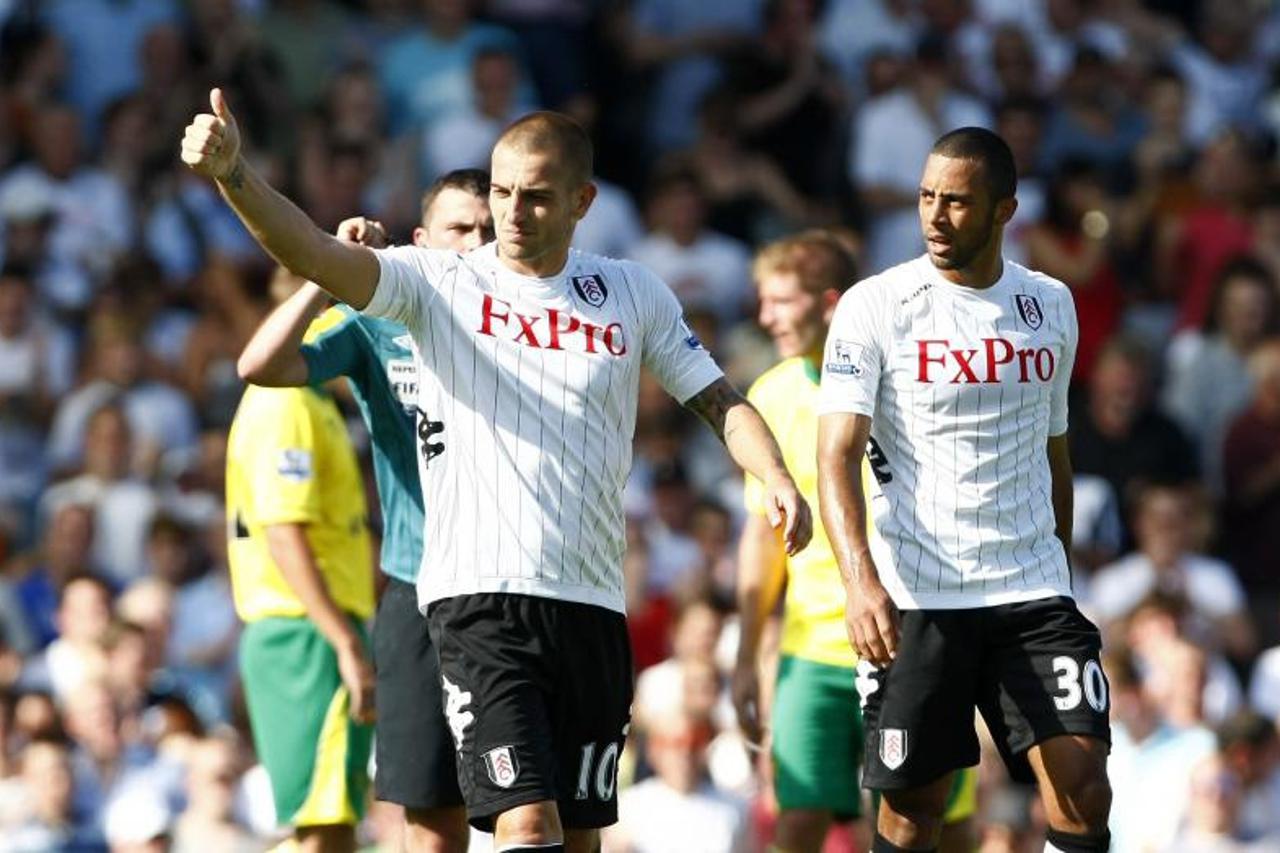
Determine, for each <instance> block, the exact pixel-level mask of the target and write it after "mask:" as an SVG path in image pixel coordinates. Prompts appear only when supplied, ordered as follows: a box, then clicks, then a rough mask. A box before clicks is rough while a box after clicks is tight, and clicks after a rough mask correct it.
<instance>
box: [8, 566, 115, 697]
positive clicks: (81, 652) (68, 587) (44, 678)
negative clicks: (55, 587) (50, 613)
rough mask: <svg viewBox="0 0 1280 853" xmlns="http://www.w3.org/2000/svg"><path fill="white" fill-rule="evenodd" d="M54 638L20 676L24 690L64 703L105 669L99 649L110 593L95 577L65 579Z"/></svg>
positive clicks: (108, 616) (108, 620)
mask: <svg viewBox="0 0 1280 853" xmlns="http://www.w3.org/2000/svg"><path fill="white" fill-rule="evenodd" d="M56 619H57V625H58V638H57V639H56V640H54V641H53V642H51V643H50V644H49V645H48V647H47V648H46V649H45V650H44V652H43V653H42V654H41V655H40V656H38V657H35V658H32V659H31V660H30V661H29V662H28V665H27V668H26V670H24V672H23V674H22V683H23V684H24V686H25V687H27V688H28V689H30V688H32V687H34V688H37V689H48V690H50V691H52V693H53V695H54V696H55V697H56V698H57V699H58V700H59V701H64V700H66V699H67V697H69V696H71V694H73V693H75V692H76V691H77V690H79V689H80V688H81V687H82V686H83V685H85V684H87V683H89V682H90V681H92V680H93V679H95V678H100V677H102V675H103V674H104V673H105V671H106V669H107V657H106V653H105V651H104V649H103V640H104V639H105V636H106V632H107V628H108V627H109V626H110V624H111V590H110V588H109V587H108V586H107V584H106V582H105V581H103V580H102V579H101V578H98V577H97V576H96V575H89V574H79V575H72V576H71V577H69V578H67V579H66V580H65V581H64V582H63V584H62V586H61V587H60V592H59V595H58V612H57V616H56Z"/></svg>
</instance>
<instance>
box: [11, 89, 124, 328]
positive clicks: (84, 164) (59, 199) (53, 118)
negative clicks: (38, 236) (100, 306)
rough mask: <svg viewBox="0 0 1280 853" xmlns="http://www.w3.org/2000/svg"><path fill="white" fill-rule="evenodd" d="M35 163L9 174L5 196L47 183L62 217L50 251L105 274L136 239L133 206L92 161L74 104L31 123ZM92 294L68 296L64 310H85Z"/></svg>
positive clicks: (51, 109) (52, 107)
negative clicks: (21, 185)
mask: <svg viewBox="0 0 1280 853" xmlns="http://www.w3.org/2000/svg"><path fill="white" fill-rule="evenodd" d="M31 149H32V153H33V154H34V161H33V162H30V163H27V164H25V165H21V166H17V167H15V168H14V169H12V170H10V171H9V173H8V176H7V177H6V178H5V179H4V182H3V183H2V184H0V195H2V194H3V193H4V192H5V189H6V188H7V187H9V186H10V185H11V184H12V183H13V182H14V181H28V180H31V179H33V178H34V179H36V180H39V181H43V182H44V183H45V185H46V186H47V187H48V190H49V192H50V193H51V194H52V198H53V204H54V207H55V209H56V210H57V213H58V219H57V223H56V224H55V225H54V227H53V231H52V232H51V233H50V235H49V243H50V248H51V249H52V250H53V251H54V252H55V253H56V254H57V255H59V256H60V257H61V258H63V259H64V260H69V261H74V262H75V263H76V264H78V265H79V266H81V267H82V268H83V269H85V270H87V271H88V272H89V273H90V274H93V275H97V276H101V275H104V274H105V273H106V272H107V270H108V268H109V266H110V264H111V262H112V261H113V260H114V259H115V258H116V257H117V256H119V255H120V254H122V253H123V252H125V251H126V250H128V249H129V248H130V247H131V246H132V243H133V239H134V232H135V226H134V218H133V209H132V208H133V203H132V201H131V199H130V198H129V196H128V195H127V194H126V193H125V188H124V187H123V186H121V184H120V182H119V181H117V180H116V179H115V178H114V177H112V176H111V175H109V174H108V173H107V172H104V171H103V170H101V169H99V168H97V167H95V166H93V165H91V164H90V163H89V161H88V159H87V151H86V150H85V144H84V138H83V135H82V131H81V119H80V116H79V114H78V113H76V111H75V110H73V109H71V107H69V106H64V105H59V104H48V105H45V106H42V107H41V108H40V110H39V111H38V112H37V113H36V114H35V116H34V117H33V119H32V130H31ZM90 295H91V294H89V293H81V294H68V296H69V297H73V298H69V299H68V300H67V302H66V304H65V306H64V307H69V308H83V307H85V305H86V304H87V303H88V301H89V297H90Z"/></svg>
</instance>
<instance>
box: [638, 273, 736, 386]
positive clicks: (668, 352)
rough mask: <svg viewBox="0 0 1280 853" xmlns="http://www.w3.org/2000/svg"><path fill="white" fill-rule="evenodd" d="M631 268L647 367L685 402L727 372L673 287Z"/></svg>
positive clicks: (643, 355) (643, 353)
mask: <svg viewBox="0 0 1280 853" xmlns="http://www.w3.org/2000/svg"><path fill="white" fill-rule="evenodd" d="M629 267H630V274H629V275H628V279H629V280H630V282H631V284H633V285H634V286H635V288H636V291H637V292H636V303H637V307H638V308H639V309H640V311H641V322H642V323H643V324H644V327H643V330H642V333H641V334H642V336H643V349H642V351H641V355H642V358H643V361H644V366H645V367H647V368H649V370H651V371H653V374H654V376H656V377H657V379H658V382H660V383H661V384H662V387H663V388H665V389H666V391H667V393H668V394H670V395H671V396H672V397H674V398H675V399H676V401H677V402H679V403H681V404H682V405H683V404H684V403H685V402H687V401H688V400H689V398H690V397H692V396H694V395H695V394H697V393H698V392H699V391H701V390H702V389H703V388H706V387H707V386H708V385H710V384H711V383H712V382H715V381H716V380H717V379H719V378H720V377H722V376H724V373H723V372H722V371H721V370H720V367H719V366H718V365H717V364H716V363H715V360H714V359H713V358H711V354H710V353H709V352H707V350H706V348H705V347H703V345H702V342H701V341H700V340H698V336H697V335H695V334H694V333H693V330H692V329H690V328H689V324H688V323H686V322H685V320H684V313H683V312H682V311H681V310H680V303H679V301H677V300H676V295H675V294H674V293H672V292H671V288H669V287H667V285H666V284H665V283H663V282H662V280H661V279H659V278H658V277H657V276H655V275H654V274H653V273H651V272H649V271H648V270H645V269H644V268H643V267H640V266H638V265H634V264H631V265H629ZM646 308H647V310H646Z"/></svg>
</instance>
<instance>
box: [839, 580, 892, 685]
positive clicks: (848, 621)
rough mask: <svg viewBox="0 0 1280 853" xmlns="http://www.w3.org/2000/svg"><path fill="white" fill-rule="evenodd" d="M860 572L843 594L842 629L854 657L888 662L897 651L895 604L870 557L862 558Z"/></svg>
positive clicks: (876, 663) (872, 661) (878, 663)
mask: <svg viewBox="0 0 1280 853" xmlns="http://www.w3.org/2000/svg"><path fill="white" fill-rule="evenodd" d="M860 574H861V576H862V577H861V578H860V579H859V580H858V583H857V589H855V590H851V591H849V592H848V593H846V595H845V605H844V626H845V630H846V631H847V632H848V634H849V642H850V643H852V644H853V649H854V651H856V652H857V653H858V657H860V658H862V659H863V660H866V661H869V662H871V663H873V664H875V665H876V666H888V665H889V664H890V663H892V662H893V659H894V658H895V657H896V656H897V654H898V638H899V637H900V636H901V623H900V621H899V614H898V608H897V607H895V606H894V603H893V599H891V598H890V597H889V591H888V590H887V589H885V588H884V584H882V583H880V579H879V577H878V576H877V575H876V569H875V566H874V565H871V561H870V559H866V560H864V564H863V566H862V569H861V571H860Z"/></svg>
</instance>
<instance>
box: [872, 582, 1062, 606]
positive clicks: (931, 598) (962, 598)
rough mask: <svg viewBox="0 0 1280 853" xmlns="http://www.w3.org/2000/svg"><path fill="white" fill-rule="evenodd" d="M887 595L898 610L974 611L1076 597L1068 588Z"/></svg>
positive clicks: (893, 592)
mask: <svg viewBox="0 0 1280 853" xmlns="http://www.w3.org/2000/svg"><path fill="white" fill-rule="evenodd" d="M890 596H891V597H892V598H893V603H894V604H896V605H897V606H898V608H899V609H901V610H973V609H976V608H979V607H998V606H1000V605H1002V604H1021V603H1022V602H1026V601H1040V600H1042V599H1046V598H1056V597H1058V596H1065V597H1067V598H1071V599H1074V598H1075V596H1073V595H1072V594H1071V590H1070V589H1064V588H1062V587H1058V586H1040V587H1034V588H1031V589H1007V590H1000V591H999V592H988V593H983V594H976V593H972V592H959V591H955V592H914V593H913V592H907V591H906V590H903V589H891V590H890Z"/></svg>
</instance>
